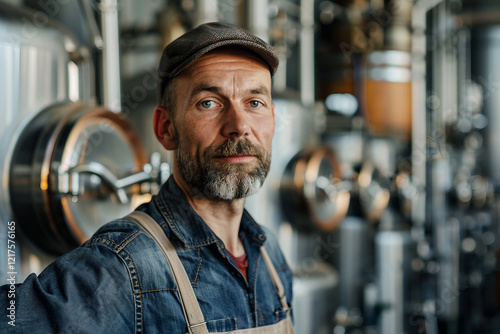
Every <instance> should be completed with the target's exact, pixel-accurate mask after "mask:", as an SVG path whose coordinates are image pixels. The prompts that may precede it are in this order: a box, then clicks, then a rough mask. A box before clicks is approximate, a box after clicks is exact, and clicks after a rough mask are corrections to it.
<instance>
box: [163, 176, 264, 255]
mask: <svg viewBox="0 0 500 334" xmlns="http://www.w3.org/2000/svg"><path fill="white" fill-rule="evenodd" d="M155 203H156V204H157V206H158V208H159V209H160V212H161V214H162V215H163V218H164V219H165V221H166V223H167V224H168V226H169V227H170V229H171V231H172V232H173V233H174V234H175V236H176V237H177V238H179V239H180V240H181V241H182V242H183V243H184V244H185V245H186V247H197V246H205V245H209V244H212V243H215V242H217V241H219V242H220V243H221V244H222V242H221V241H220V239H219V238H218V237H217V236H216V235H215V234H214V232H212V230H211V229H210V227H208V225H207V224H206V223H205V222H204V221H203V219H202V218H201V217H200V216H199V215H198V214H197V213H196V211H194V209H193V208H192V207H191V205H190V204H189V202H188V200H187V198H186V195H185V194H184V192H183V191H182V190H181V189H180V188H179V186H178V185H177V183H176V182H175V180H174V178H173V176H170V178H169V179H168V180H167V182H165V184H164V185H163V186H162V188H161V190H160V192H159V193H158V195H157V196H155ZM243 235H245V236H247V237H249V238H250V240H252V241H254V242H257V243H258V244H260V245H262V244H263V243H264V241H265V240H266V237H265V234H264V231H263V230H262V228H261V227H260V226H259V225H258V224H257V223H256V222H255V221H254V219H253V218H252V217H251V216H250V214H249V213H248V212H247V211H246V210H244V212H243V216H242V218H241V224H240V237H242V236H243Z"/></svg>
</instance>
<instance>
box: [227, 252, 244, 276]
mask: <svg viewBox="0 0 500 334" xmlns="http://www.w3.org/2000/svg"><path fill="white" fill-rule="evenodd" d="M226 251H227V254H228V255H229V256H230V257H231V260H233V262H234V263H235V264H236V266H238V269H239V270H240V272H241V273H242V274H243V276H245V278H247V268H248V259H247V255H246V254H243V255H242V256H238V257H235V256H234V255H233V254H231V253H230V252H229V251H228V250H227V249H226Z"/></svg>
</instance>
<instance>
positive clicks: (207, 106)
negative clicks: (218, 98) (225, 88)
mask: <svg viewBox="0 0 500 334" xmlns="http://www.w3.org/2000/svg"><path fill="white" fill-rule="evenodd" d="M200 105H201V107H202V108H205V109H210V108H212V107H215V102H214V101H212V100H208V101H203V102H201V103H200Z"/></svg>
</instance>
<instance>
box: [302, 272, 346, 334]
mask: <svg viewBox="0 0 500 334" xmlns="http://www.w3.org/2000/svg"><path fill="white" fill-rule="evenodd" d="M338 283H339V278H338V272H337V270H335V268H333V267H331V266H329V265H327V264H325V263H319V264H318V265H317V266H315V268H314V269H313V270H311V271H309V272H307V273H304V274H303V275H298V276H295V277H294V285H293V293H294V302H293V312H294V316H295V318H294V319H295V321H294V327H295V332H296V333H301V334H330V333H332V329H333V321H332V317H331V315H332V313H333V311H334V310H335V307H336V306H337V305H336V304H337V302H336V301H337V300H338V293H339V286H338Z"/></svg>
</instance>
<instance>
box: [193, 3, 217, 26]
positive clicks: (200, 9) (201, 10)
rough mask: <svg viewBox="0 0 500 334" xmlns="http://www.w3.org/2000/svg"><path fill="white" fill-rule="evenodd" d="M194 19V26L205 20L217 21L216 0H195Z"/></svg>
mask: <svg viewBox="0 0 500 334" xmlns="http://www.w3.org/2000/svg"><path fill="white" fill-rule="evenodd" d="M195 2H196V3H197V4H196V6H195V7H196V21H195V22H194V26H198V25H200V24H202V23H205V22H214V21H218V0H195Z"/></svg>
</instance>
